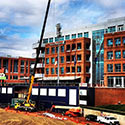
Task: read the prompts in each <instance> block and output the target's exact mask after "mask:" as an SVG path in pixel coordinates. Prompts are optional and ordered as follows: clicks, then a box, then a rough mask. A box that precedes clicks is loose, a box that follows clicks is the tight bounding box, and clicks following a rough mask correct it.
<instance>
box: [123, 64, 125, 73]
mask: <svg viewBox="0 0 125 125" xmlns="http://www.w3.org/2000/svg"><path fill="white" fill-rule="evenodd" d="M123 72H125V64H123Z"/></svg>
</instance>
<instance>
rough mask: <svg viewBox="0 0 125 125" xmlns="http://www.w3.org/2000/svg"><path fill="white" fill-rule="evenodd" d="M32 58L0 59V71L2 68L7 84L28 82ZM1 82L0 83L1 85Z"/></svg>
mask: <svg viewBox="0 0 125 125" xmlns="http://www.w3.org/2000/svg"><path fill="white" fill-rule="evenodd" d="M34 61H35V59H33V58H23V57H19V58H16V57H14V58H13V57H0V69H3V68H4V73H5V76H6V80H4V83H7V84H15V83H18V84H20V83H21V84H22V83H28V82H29V76H30V75H31V72H32V68H31V65H32V64H33V63H34ZM2 82H3V81H1V83H2Z"/></svg>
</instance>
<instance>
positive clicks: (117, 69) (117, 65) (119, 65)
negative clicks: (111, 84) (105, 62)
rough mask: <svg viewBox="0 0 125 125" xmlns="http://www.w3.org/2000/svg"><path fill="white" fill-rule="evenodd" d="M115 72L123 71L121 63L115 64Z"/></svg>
mask: <svg viewBox="0 0 125 125" xmlns="http://www.w3.org/2000/svg"><path fill="white" fill-rule="evenodd" d="M115 72H121V64H115Z"/></svg>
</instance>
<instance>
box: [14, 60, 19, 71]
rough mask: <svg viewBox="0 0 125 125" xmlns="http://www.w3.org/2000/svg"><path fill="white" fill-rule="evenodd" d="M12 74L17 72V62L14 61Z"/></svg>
mask: <svg viewBox="0 0 125 125" xmlns="http://www.w3.org/2000/svg"><path fill="white" fill-rule="evenodd" d="M13 71H14V73H17V72H18V60H14V70H13Z"/></svg>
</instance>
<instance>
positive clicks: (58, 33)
mask: <svg viewBox="0 0 125 125" xmlns="http://www.w3.org/2000/svg"><path fill="white" fill-rule="evenodd" d="M56 31H57V33H56V34H57V38H58V41H60V37H61V25H60V23H58V24H56ZM57 45H58V61H57V62H58V77H57V84H58V85H59V68H60V67H59V57H60V55H59V52H60V47H59V45H60V43H58V44H57Z"/></svg>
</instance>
